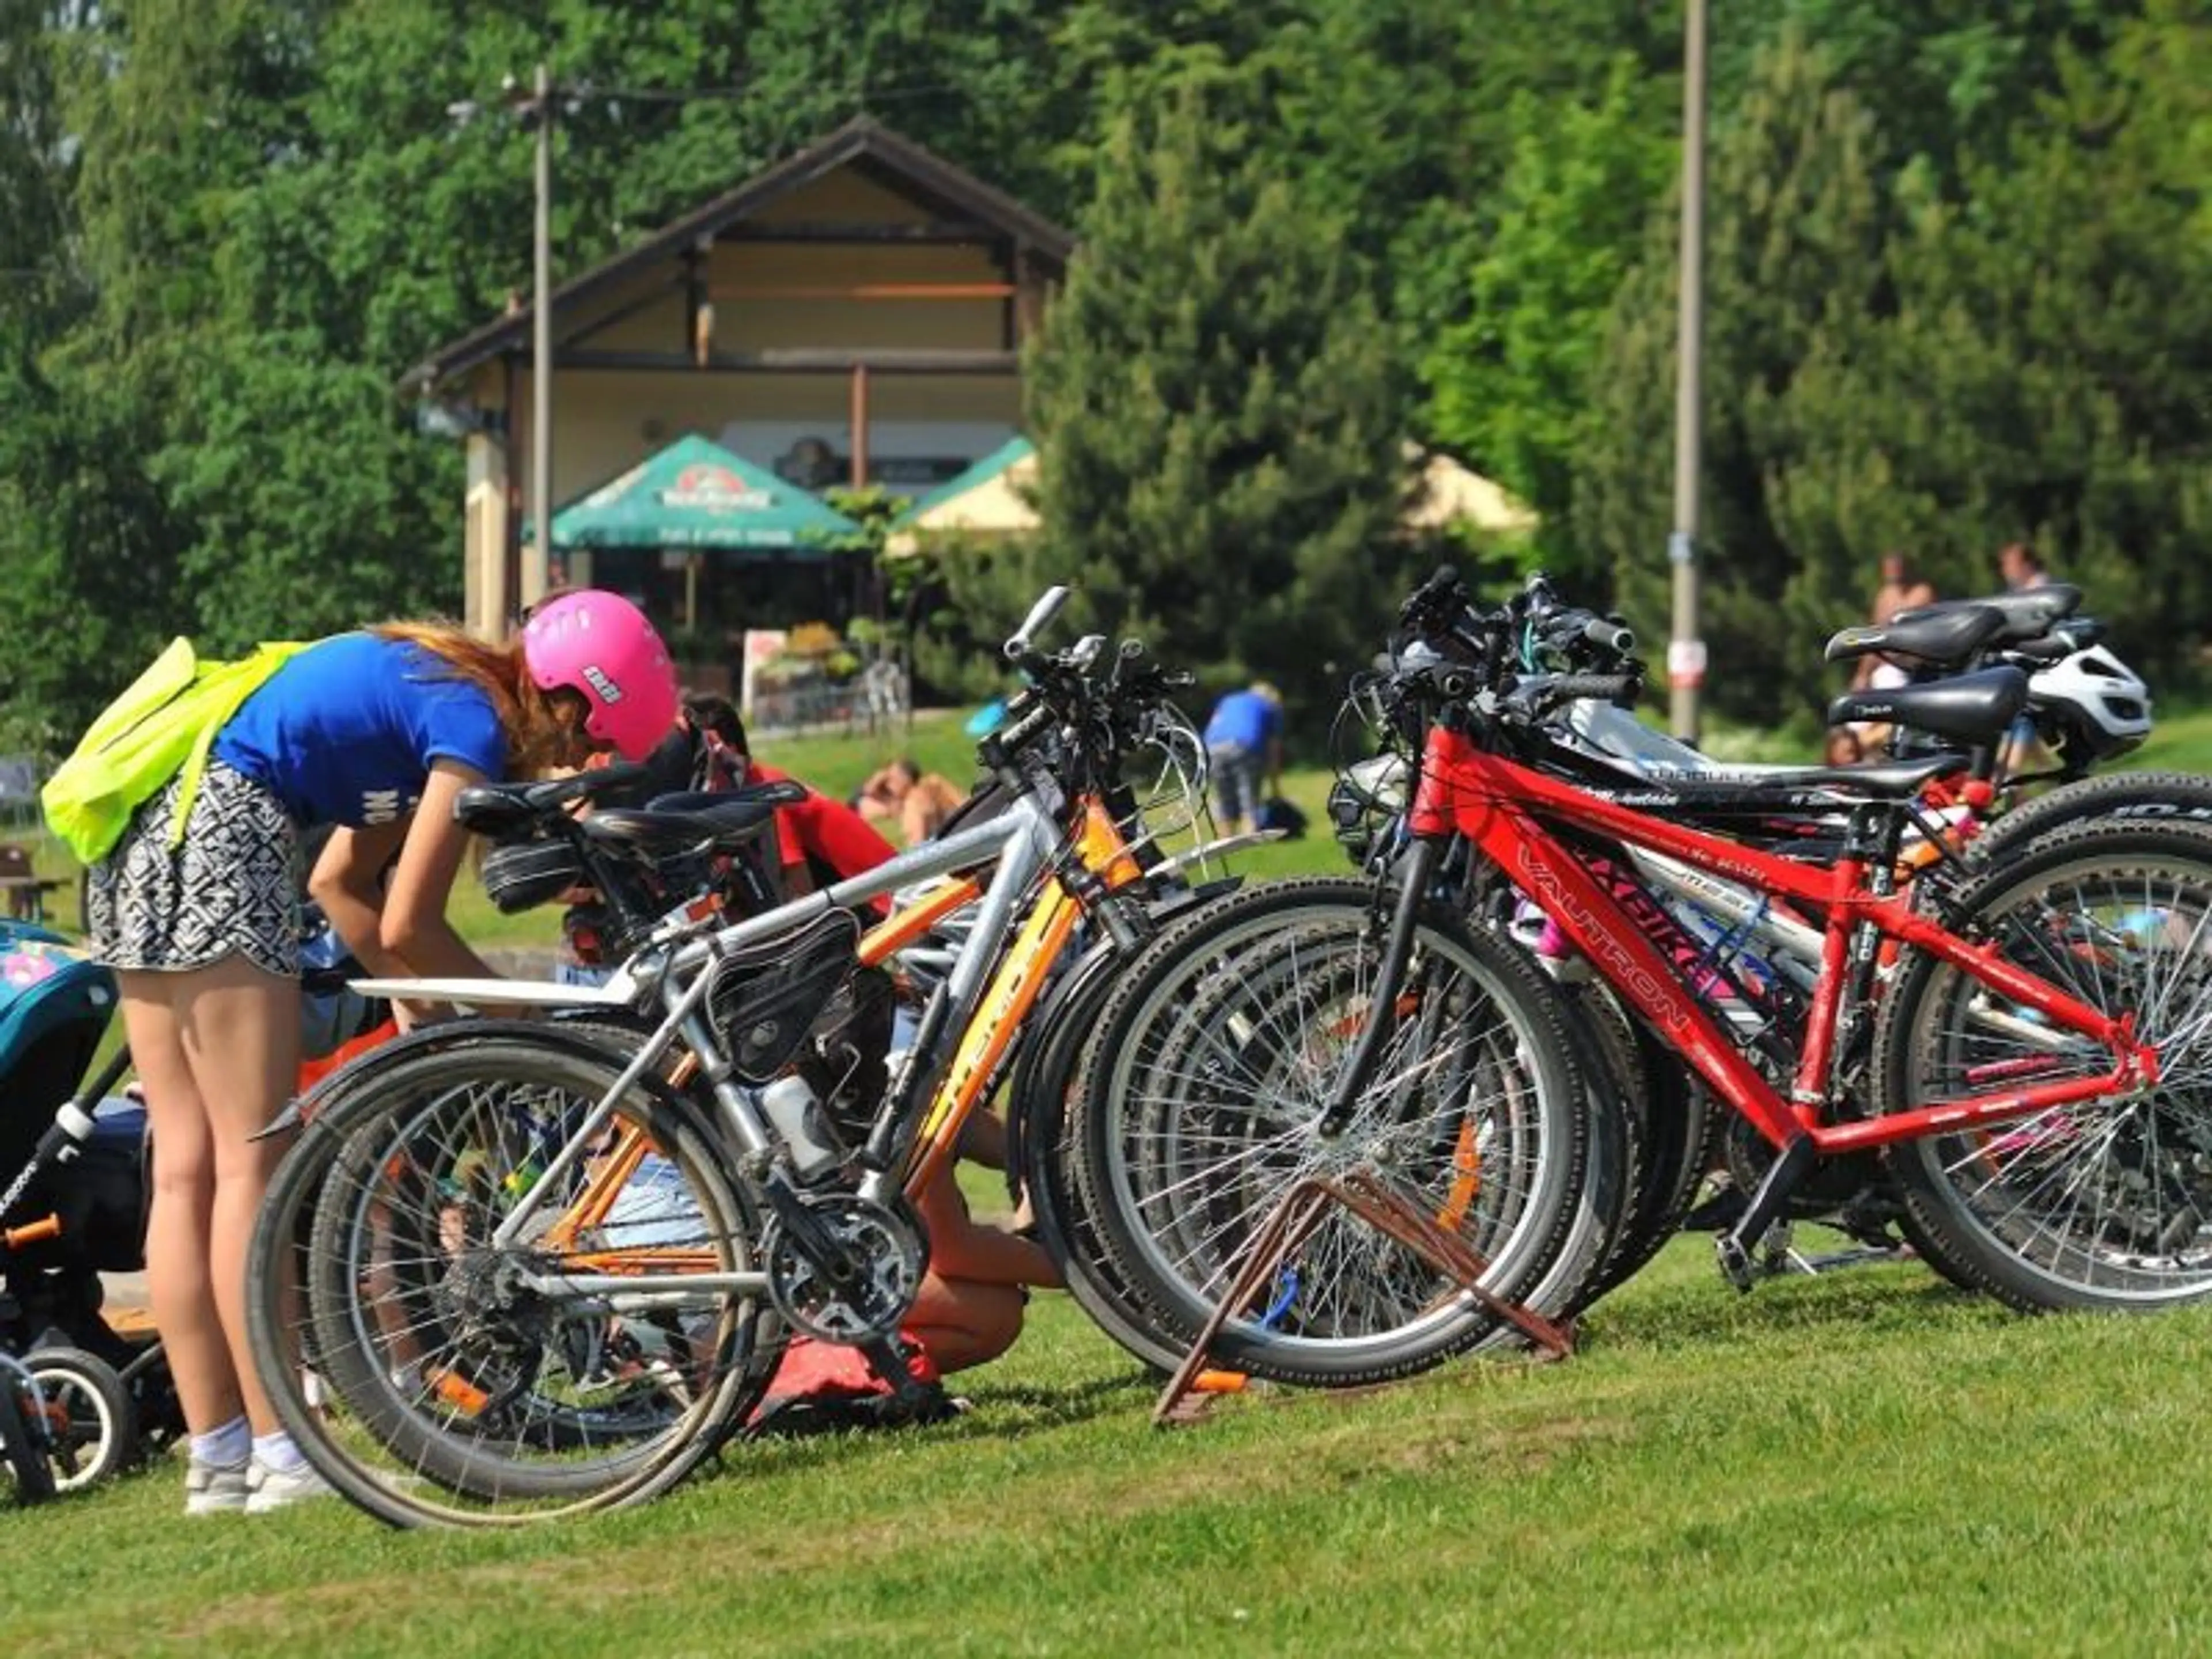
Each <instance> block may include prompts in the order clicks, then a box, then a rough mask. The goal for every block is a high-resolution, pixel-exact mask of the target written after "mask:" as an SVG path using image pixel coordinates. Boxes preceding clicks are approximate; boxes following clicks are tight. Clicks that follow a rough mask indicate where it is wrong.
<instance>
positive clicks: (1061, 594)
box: [1006, 585, 1067, 663]
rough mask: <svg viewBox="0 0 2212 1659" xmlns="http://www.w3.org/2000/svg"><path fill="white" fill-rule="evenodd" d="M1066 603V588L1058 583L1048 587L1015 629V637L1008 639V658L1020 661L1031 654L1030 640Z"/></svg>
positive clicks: (1011, 660) (1008, 659)
mask: <svg viewBox="0 0 2212 1659" xmlns="http://www.w3.org/2000/svg"><path fill="white" fill-rule="evenodd" d="M1066 603H1067V589H1066V588H1065V587H1062V586H1057V585H1055V586H1051V587H1048V588H1046V589H1045V591H1044V592H1043V593H1042V594H1041V595H1039V596H1038V599H1037V602H1036V604H1035V605H1031V606H1030V614H1029V615H1028V616H1026V617H1023V618H1022V625H1021V626H1020V627H1019V628H1018V629H1015V630H1014V635H1013V637H1012V639H1010V640H1008V641H1006V660H1007V661H1009V662H1017V663H1018V662H1020V661H1022V660H1023V659H1024V658H1026V657H1027V656H1028V655H1029V654H1030V641H1031V640H1033V639H1035V638H1036V635H1037V634H1038V633H1039V632H1040V631H1041V630H1042V629H1043V627H1044V625H1045V624H1046V623H1048V622H1050V621H1051V620H1052V619H1053V618H1054V617H1055V616H1057V615H1059V614H1060V607H1061V606H1062V605H1066Z"/></svg>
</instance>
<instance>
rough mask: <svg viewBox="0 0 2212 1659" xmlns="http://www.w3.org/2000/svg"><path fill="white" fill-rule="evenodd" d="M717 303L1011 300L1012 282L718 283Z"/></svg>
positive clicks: (715, 288)
mask: <svg viewBox="0 0 2212 1659" xmlns="http://www.w3.org/2000/svg"><path fill="white" fill-rule="evenodd" d="M708 292H709V293H710V294H711V295H713V296H714V298H715V299H717V300H734V301H739V302H741V303H742V302H745V301H754V300H1010V299H1012V297H1013V294H1014V285H1013V284H1012V283H852V284H850V285H848V286H847V287H843V288H836V287H831V288H822V287H815V286H809V285H807V284H805V283H799V284H790V283H715V284H714V287H713V288H711V289H708Z"/></svg>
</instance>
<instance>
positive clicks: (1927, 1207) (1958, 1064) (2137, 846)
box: [1875, 823, 2212, 1311]
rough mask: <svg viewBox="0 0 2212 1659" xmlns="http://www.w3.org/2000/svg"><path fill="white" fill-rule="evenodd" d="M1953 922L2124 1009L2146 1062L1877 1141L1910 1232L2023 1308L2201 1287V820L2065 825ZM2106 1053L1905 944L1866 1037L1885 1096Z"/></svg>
mask: <svg viewBox="0 0 2212 1659" xmlns="http://www.w3.org/2000/svg"><path fill="white" fill-rule="evenodd" d="M1952 915H1954V917H1955V918H1957V920H1956V921H1954V926H1956V927H1959V928H1960V931H1961V932H1962V933H1966V934H1968V935H1969V936H1970V937H1974V938H1977V939H1981V940H1983V941H1984V942H1985V943H1986V945H1988V946H1989V947H1990V948H1991V949H1992V950H1993V951H1996V953H1998V954H1999V955H2001V956H2002V957H2003V958H2004V959H2005V960H2007V961H2008V962H2011V963H2014V964H2015V965H2016V966H2017V967H2019V968H2021V969H2025V970H2026V971H2027V972H2030V973H2033V974H2036V975H2040V976H2042V977H2044V978H2046V979H2048V980H2050V981H2052V982H2053V983H2055V984H2057V985H2058V986H2060V987H2063V988H2064V989H2066V990H2067V991H2068V992H2069V994H2072V995H2074V996H2075V997H2077V998H2079V999H2080V1000H2081V1001H2083V1002H2086V1003H2087V1004H2088V1005H2090V1006H2093V1007H2095V1008H2099V1009H2100V1010H2102V1011H2104V1012H2107V1013H2110V1014H2113V1015H2118V1014H2120V1013H2123V1012H2132V1013H2133V1014H2134V1015H2135V1017H2136V1036H2137V1037H2138V1039H2139V1040H2141V1041H2143V1042H2148V1043H2150V1044H2152V1045H2154V1047H2155V1048H2156V1049H2157V1051H2158V1055H2159V1066H2160V1077H2159V1080H2158V1082H2157V1083H2156V1084H2155V1085H2152V1086H2150V1087H2148V1088H2143V1089H2138V1090H2136V1091H2131V1092H2130V1093H2129V1094H2127V1095H2124V1096H2121V1097H2115V1098H2111V1099H2101V1100H2088V1101H2083V1102H2079V1103H2074V1104H2070V1105H2066V1106H2060V1107H2052V1108H2049V1109H2045V1110H2043V1111H2041V1112H2039V1113H2036V1114H2034V1115H2029V1116H2024V1117H2022V1118H2021V1119H2019V1120H2018V1121H2013V1122H2009V1123H2006V1124H2002V1125H2000V1126H1997V1127H1993V1128H1983V1129H1978V1130H1975V1131H1972V1132H1969V1133H1960V1134H1952V1135H1943V1136H1937V1137H1931V1138H1929V1139H1922V1140H1917V1141H1913V1142H1909V1143H1905V1144H1904V1145H1900V1146H1894V1147H1892V1148H1890V1149H1889V1151H1888V1152H1887V1156H1886V1163H1887V1167H1888V1169H1889V1170H1890V1171H1891V1173H1892V1175H1893V1177H1894V1178H1895V1180H1896V1182H1897V1183H1898V1186H1899V1189H1900V1191H1901V1192H1902V1194H1903V1195H1904V1199H1905V1203H1906V1205H1907V1206H1908V1207H1909V1209H1910V1211H1911V1215H1912V1218H1913V1220H1914V1221H1915V1223H1916V1224H1917V1230H1918V1234H1919V1235H1920V1237H1919V1241H1918V1242H1919V1243H1920V1248H1921V1249H1923V1250H1924V1251H1929V1252H1933V1253H1936V1254H1937V1255H1940V1257H1941V1258H1942V1265H1943V1267H1945V1269H1946V1270H1947V1272H1948V1273H1950V1274H1952V1275H1953V1276H1954V1277H1956V1278H1959V1279H1963V1280H1965V1281H1966V1282H1969V1283H1971V1284H1973V1285H1977V1286H1978V1287H1979V1288H1982V1289H1984V1290H1986V1291H1990V1293H1991V1294H1992V1295H1995V1296H1996V1297H1999V1298H2001V1299H2002V1300H2003V1301H2005V1302H2007V1303H2008V1304H2011V1305H2012V1306H2014V1307H2015V1308H2020V1309H2022V1310H2031V1311H2033V1310H2044V1309H2058V1308H2097V1309H2110V1310H2130V1311H2150V1310H2159V1309H2164V1308H2169V1307H2173V1306H2178V1305H2180V1304H2185V1303H2190V1302H2195V1301H2200V1300H2203V1298H2204V1297H2207V1296H2208V1295H2212V838H2208V837H2206V836H2203V835H2201V834H2198V833H2196V832H2194V831H2190V830H2185V829H2179V828H2164V829H2147V828H2138V827H2135V826H2133V825H2130V824H2127V823H2121V824H2117V825H2115V824H2101V823H2075V824H2069V825H2065V826H2063V827H2061V828H2059V829H2055V830H2052V831H2051V832H2049V833H2048V834H2047V835H2045V836H2040V837H2039V838H2037V839H2036V840H2035V841H2034V842H2033V843H2031V844H2030V845H2028V846H2027V847H2025V848H2020V849H2018V850H2017V851H2016V852H2015V854H2013V855H2012V856H2010V857H2009V858H2008V859H2007V860H2006V861H2005V862H2004V863H2003V864H2002V865H2001V866H1998V867H1997V868H1996V869H1994V870H1992V871H1990V872H1988V873H1987V874H1985V875H1984V876H1983V877H1982V878H1979V879H1978V880H1976V881H1973V882H1972V883H1970V884H1967V885H1966V887H1964V888H1962V889H1961V890H1960V892H1959V894H1958V895H1957V896H1956V897H1955V899H1954V901H1953V909H1952ZM2111 1067H2112V1056H2111V1054H2110V1052H2109V1051H2108V1050H2107V1049H2106V1048H2104V1047H2103V1046H2101V1045H2100V1044H2098V1043H2095V1042H2091V1041H2089V1040H2087V1039H2085V1038H2079V1037H2075V1036H2072V1035H2070V1034H2068V1033H2064V1032H2060V1031H2057V1030H2053V1029H2051V1027H2049V1026H2048V1025H2047V1024H2045V1023H2044V1022H2043V1021H2041V1020H2040V1019H2039V1017H2038V1016H2036V1015H2035V1014H2034V1013H2033V1011H2032V1010H2029V1009H2027V1008H2024V1007H2022V1006H2019V1005H2016V1004H2014V1003H2011V1002H2009V1001H2008V1000H2006V999H2004V998H2003V997H2002V995H2001V994H1998V993H1996V992H1995V991H1993V990H1990V989H1989V988H1988V987H1984V986H1983V985H1982V984H1981V983H1980V982H1979V981H1976V980H1974V979H1973V978H1972V977H1971V976H1969V975H1966V973H1964V972H1963V971H1961V970H1960V969H1956V968H1953V967H1950V966H1948V965H1947V964H1944V963H1939V962H1937V961H1936V960H1935V959H1934V958H1932V957H1927V956H1925V955H1922V954H1919V953H1914V954H1913V955H1911V957H1908V959H1907V961H1906V963H1905V966H1904V969H1903V970H1902V971H1901V972H1900V974H1899V978H1898V981H1897V983H1896V984H1895V985H1894V986H1893V987H1892V990H1891V993H1890V994H1889V996H1888V997H1887V999H1886V1000H1885V1006H1884V1008H1883V1010H1882V1014H1881V1025H1880V1028H1879V1031H1878V1035H1877V1037H1876V1041H1875V1076H1876V1078H1877V1079H1879V1080H1880V1085H1881V1090H1882V1096H1883V1104H1884V1109H1887V1110H1899V1109H1905V1107H1908V1106H1910V1105H1912V1104H1916V1103H1919V1102H1922V1101H1925V1100H1929V1099H1939V1098H1946V1097H1966V1096H1971V1095H1974V1094H1977V1093H1983V1094H1986V1093H1989V1092H1990V1091H1995V1090H1997V1089H2000V1088H2004V1087H2018V1088H2026V1087H2030V1086H2039V1085H2051V1084H2056V1083H2063V1082H2065V1081H2067V1080H2068V1079H2079V1078H2087V1077H2092V1076H2097V1075H2100V1074H2102V1073H2106V1072H2109V1071H2110V1070H2111Z"/></svg>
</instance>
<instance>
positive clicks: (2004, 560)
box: [1997, 542, 2051, 593]
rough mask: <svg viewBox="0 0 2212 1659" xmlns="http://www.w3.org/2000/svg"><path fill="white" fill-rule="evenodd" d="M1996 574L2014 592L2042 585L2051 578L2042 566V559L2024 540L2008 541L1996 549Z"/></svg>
mask: <svg viewBox="0 0 2212 1659" xmlns="http://www.w3.org/2000/svg"><path fill="white" fill-rule="evenodd" d="M1997 574H1999V575H2001V576H2002V577H2003V578H2004V585H2005V586H2007V587H2008V588H2010V589H2011V590H2012V591H2013V592H2015V593H2017V592H2021V591H2022V590H2023V589H2026V588H2030V587H2041V586H2045V584H2047V583H2048V582H2049V581H2050V580H2051V573H2050V572H2049V571H2047V570H2045V568H2043V561H2042V560H2040V559H2039V558H2038V557H2036V556H2035V550H2034V549H2033V548H2032V547H2030V546H2029V545H2028V544H2027V543H2026V542H2008V543H2007V544H2005V545H2004V546H2003V547H2002V548H2000V549H1999V550H1997Z"/></svg>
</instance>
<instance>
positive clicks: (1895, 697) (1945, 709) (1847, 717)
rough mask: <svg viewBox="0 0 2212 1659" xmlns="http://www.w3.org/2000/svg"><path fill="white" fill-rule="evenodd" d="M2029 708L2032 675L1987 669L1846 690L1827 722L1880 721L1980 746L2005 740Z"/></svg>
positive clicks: (2008, 668)
mask: <svg viewBox="0 0 2212 1659" xmlns="http://www.w3.org/2000/svg"><path fill="white" fill-rule="evenodd" d="M2023 708H2027V675H2025V674H2023V673H2021V671H2020V670H2019V669H2017V668H2013V667H2000V668H1983V669H1978V670H1977V671H1974V672H1973V673H1971V674H1957V675H1954V676H1953V677H1952V678H1949V679H1947V680H1931V681H1929V683H1928V684H1925V685H1900V686H1898V687H1897V688H1895V689H1894V690H1888V691H1849V692H1846V693H1844V695H1843V696H1840V697H1838V698H1837V699H1836V700H1835V701H1834V702H1832V703H1830V704H1829V705H1828V724H1829V725H1831V726H1846V725H1849V724H1850V723H1851V722H1853V721H1855V720H1875V721H1880V722H1882V723H1885V724H1887V725H1892V726H1909V727H1911V729H1912V730H1913V731H1915V732H1927V733H1928V734H1929V736H1931V737H1937V738H1949V739H1951V740H1952V741H1953V742H1954V743H1965V744H1991V743H1995V742H1996V740H1997V739H1998V738H2001V737H2002V736H2003V735H2004V733H2005V732H2006V730H2007V728H2008V727H2009V726H2011V725H2012V723H2013V722H2014V721H2015V720H2018V719H2019V718H2020V714H2021V710H2022V709H2023Z"/></svg>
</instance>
